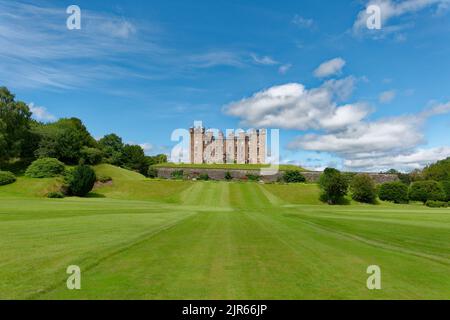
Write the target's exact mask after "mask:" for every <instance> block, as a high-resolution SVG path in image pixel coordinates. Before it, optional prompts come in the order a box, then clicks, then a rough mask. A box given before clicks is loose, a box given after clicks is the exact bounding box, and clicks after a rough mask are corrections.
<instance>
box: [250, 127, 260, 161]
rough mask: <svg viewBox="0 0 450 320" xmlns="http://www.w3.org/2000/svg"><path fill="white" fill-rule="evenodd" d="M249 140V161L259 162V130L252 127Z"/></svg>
mask: <svg viewBox="0 0 450 320" xmlns="http://www.w3.org/2000/svg"><path fill="white" fill-rule="evenodd" d="M248 139H249V142H248V163H250V164H257V163H258V160H259V159H258V131H256V130H255V129H251V130H250V133H249V138H248Z"/></svg>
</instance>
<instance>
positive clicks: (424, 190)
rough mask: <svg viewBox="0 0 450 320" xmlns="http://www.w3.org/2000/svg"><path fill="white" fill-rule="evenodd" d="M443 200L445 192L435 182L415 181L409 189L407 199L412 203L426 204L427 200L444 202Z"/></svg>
mask: <svg viewBox="0 0 450 320" xmlns="http://www.w3.org/2000/svg"><path fill="white" fill-rule="evenodd" d="M445 198H446V194H445V191H444V189H443V188H442V185H441V184H440V183H439V182H437V181H433V180H426V181H417V182H414V183H413V184H411V187H410V188H409V199H411V200H413V201H421V202H423V203H426V202H427V201H428V200H444V199H445Z"/></svg>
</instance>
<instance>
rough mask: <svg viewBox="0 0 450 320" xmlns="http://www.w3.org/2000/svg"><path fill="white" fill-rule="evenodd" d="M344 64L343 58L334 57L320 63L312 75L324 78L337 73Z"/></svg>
mask: <svg viewBox="0 0 450 320" xmlns="http://www.w3.org/2000/svg"><path fill="white" fill-rule="evenodd" d="M344 66H345V60H344V59H342V58H335V59H331V60H328V61H325V62H324V63H322V64H321V65H320V66H319V67H318V68H317V69H316V70H314V76H316V77H317V78H325V77H329V76H332V75H335V74H339V73H340V72H341V71H342V68H343V67H344Z"/></svg>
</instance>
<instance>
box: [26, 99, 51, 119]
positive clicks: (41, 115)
mask: <svg viewBox="0 0 450 320" xmlns="http://www.w3.org/2000/svg"><path fill="white" fill-rule="evenodd" d="M28 108H30V111H31V112H32V113H33V118H34V119H36V120H38V121H44V122H47V121H55V120H56V117H55V116H54V115H52V114H51V113H49V112H48V111H47V109H46V108H45V107H38V106H35V105H34V103H30V104H29V105H28Z"/></svg>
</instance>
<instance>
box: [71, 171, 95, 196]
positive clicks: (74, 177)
mask: <svg viewBox="0 0 450 320" xmlns="http://www.w3.org/2000/svg"><path fill="white" fill-rule="evenodd" d="M96 180H97V177H96V176H95V172H94V170H92V168H91V167H90V166H87V165H79V166H76V167H75V168H74V169H73V170H71V172H70V174H69V175H68V177H67V182H68V189H69V193H70V194H71V195H74V196H77V197H84V196H86V195H87V194H88V193H89V192H90V191H91V190H92V188H93V187H94V184H95V181H96Z"/></svg>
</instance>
